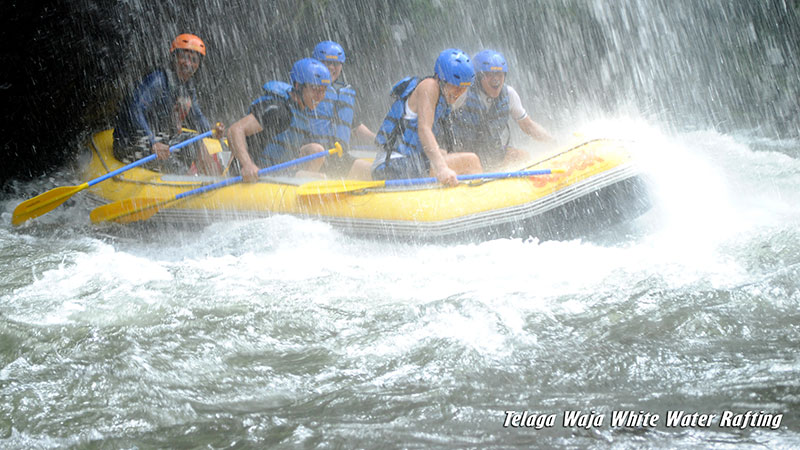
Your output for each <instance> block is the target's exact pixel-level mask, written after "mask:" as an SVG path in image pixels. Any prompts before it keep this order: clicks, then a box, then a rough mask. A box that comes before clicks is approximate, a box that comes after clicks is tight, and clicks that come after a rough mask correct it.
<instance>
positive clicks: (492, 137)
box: [451, 50, 554, 167]
mask: <svg viewBox="0 0 800 450" xmlns="http://www.w3.org/2000/svg"><path fill="white" fill-rule="evenodd" d="M472 61H473V64H474V67H475V72H476V74H477V83H475V84H474V85H473V86H472V87H470V89H469V91H468V92H467V97H466V101H465V102H464V104H463V105H462V106H460V107H459V108H457V109H456V110H455V111H454V112H453V115H452V116H451V117H452V121H453V135H454V139H455V142H456V148H459V149H464V150H467V151H471V152H475V153H476V154H478V156H479V157H480V159H481V164H483V166H484V167H492V166H495V167H496V166H500V165H505V164H509V163H513V162H517V161H522V160H524V159H526V158H527V157H528V154H527V152H525V151H524V150H520V149H517V148H513V147H509V146H507V145H506V143H505V142H503V138H502V135H503V132H504V131H505V130H506V127H507V125H508V119H509V117H510V118H512V119H514V121H515V122H516V123H517V125H519V127H520V128H521V129H522V131H523V132H525V134H527V135H529V136H530V137H532V138H533V139H536V140H538V141H548V142H552V141H554V139H553V137H552V136H550V134H549V133H548V132H547V131H546V130H545V129H544V128H543V127H542V126H541V125H539V124H538V123H536V122H534V121H533V119H531V117H530V116H529V115H528V113H527V112H526V111H525V108H523V107H522V102H521V100H520V97H519V94H517V92H516V91H515V90H514V88H512V87H511V86H508V85H506V84H505V80H506V75H507V74H508V64H507V63H506V59H505V58H504V57H503V55H502V54H500V53H499V52H496V51H494V50H483V51H481V52H479V53H478V54H477V55H475V57H474V58H473V60H472Z"/></svg>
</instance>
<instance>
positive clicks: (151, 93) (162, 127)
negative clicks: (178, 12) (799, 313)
mask: <svg viewBox="0 0 800 450" xmlns="http://www.w3.org/2000/svg"><path fill="white" fill-rule="evenodd" d="M170 54H171V55H172V58H171V59H172V64H169V65H168V66H167V67H164V68H161V69H156V70H155V71H153V72H151V73H150V74H148V75H147V76H145V77H144V78H143V79H142V81H141V82H140V83H139V85H138V86H137V87H136V89H134V90H133V92H131V93H130V94H129V95H128V96H126V97H125V99H124V100H123V102H122V104H121V105H120V108H119V110H118V111H117V116H116V119H115V127H114V157H116V158H117V159H118V160H120V161H121V162H124V163H130V162H133V161H135V160H139V159H141V158H144V157H146V156H148V155H149V154H151V153H155V154H157V155H158V160H156V161H154V162H153V163H151V164H150V165H149V166H148V165H146V167H148V168H150V169H156V170H162V171H165V172H175V173H180V172H184V173H185V172H188V171H189V170H190V169H191V166H192V163H194V164H195V168H196V169H197V171H198V172H200V173H203V174H207V175H217V174H219V173H220V167H219V165H218V164H217V163H216V161H215V160H214V159H213V158H212V157H211V156H210V155H209V153H208V150H207V149H205V148H204V146H202V145H198V146H193V147H191V148H185V149H183V150H182V151H178V152H176V156H177V157H176V158H171V159H170V158H169V156H170V152H169V147H170V145H174V144H176V143H178V142H180V141H183V140H185V139H187V138H188V137H190V136H188V135H187V133H185V132H183V131H182V129H183V128H184V127H186V128H193V129H195V130H203V131H205V130H209V129H211V124H210V123H209V121H208V119H206V117H205V116H204V115H203V112H202V111H201V110H200V106H199V105H198V103H197V96H196V88H195V86H194V82H193V80H192V77H193V76H194V74H195V72H197V69H198V68H199V67H200V63H201V62H202V59H203V57H205V55H206V46H205V44H204V43H203V41H202V40H201V39H200V38H199V37H197V36H195V35H193V34H181V35H179V36H178V37H176V38H175V39H174V40H173V41H172V46H171V47H170ZM224 129H225V128H224V126H223V125H222V124H221V123H218V124H217V125H216V126H215V128H214V131H215V134H214V136H215V137H217V138H219V137H221V136H222V133H223V131H224ZM198 147H199V148H198Z"/></svg>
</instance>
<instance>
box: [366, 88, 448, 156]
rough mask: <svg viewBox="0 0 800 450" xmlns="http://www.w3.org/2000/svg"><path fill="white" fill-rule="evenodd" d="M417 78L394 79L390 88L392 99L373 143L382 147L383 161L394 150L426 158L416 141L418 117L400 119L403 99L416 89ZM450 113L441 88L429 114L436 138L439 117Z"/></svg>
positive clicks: (402, 110) (403, 103)
mask: <svg viewBox="0 0 800 450" xmlns="http://www.w3.org/2000/svg"><path fill="white" fill-rule="evenodd" d="M420 81H422V80H421V79H420V78H419V77H406V78H403V79H402V80H400V81H399V82H397V84H395V85H394V87H393V88H392V96H393V97H394V98H395V101H394V102H393V103H392V106H391V107H390V108H389V112H388V113H386V117H385V118H384V119H383V123H382V124H381V126H380V128H379V129H378V133H377V135H376V136H375V143H376V144H377V145H378V146H380V147H383V149H384V150H385V151H386V161H389V159H390V157H391V154H392V152H398V153H400V154H402V155H404V156H413V157H422V158H426V159H427V157H426V156H425V152H424V151H423V149H422V143H421V142H420V140H419V128H418V120H417V119H413V120H407V119H404V118H403V116H404V115H405V105H406V100H408V98H409V97H410V96H411V94H412V93H413V92H414V89H416V88H417V86H418V85H419V83H420ZM449 114H450V107H449V106H448V104H447V100H445V98H444V95H442V93H441V91H440V92H439V100H438V101H437V103H436V111H435V112H434V116H433V127H432V128H433V135H434V136H435V137H436V138H437V139H438V138H439V136H440V135H441V132H442V123H441V122H442V119H444V118H446V117H447V116H448V115H449Z"/></svg>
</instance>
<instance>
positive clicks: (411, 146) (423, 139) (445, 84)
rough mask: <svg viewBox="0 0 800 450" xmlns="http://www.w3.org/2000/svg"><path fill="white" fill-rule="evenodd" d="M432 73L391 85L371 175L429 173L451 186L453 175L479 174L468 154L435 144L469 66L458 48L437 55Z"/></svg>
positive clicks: (469, 77)
mask: <svg viewBox="0 0 800 450" xmlns="http://www.w3.org/2000/svg"><path fill="white" fill-rule="evenodd" d="M434 73H435V75H434V76H432V77H426V78H423V79H421V80H420V79H419V78H418V77H406V78H404V79H403V80H401V81H400V82H398V83H397V84H396V85H395V86H394V88H392V96H393V97H394V98H395V101H394V103H393V104H392V106H391V107H390V108H389V112H388V113H387V114H386V118H385V119H384V121H383V123H382V124H381V127H380V129H379V130H378V135H377V137H376V138H375V143H376V144H377V145H378V146H379V147H380V149H379V150H378V154H377V155H376V158H375V161H374V163H373V166H372V177H373V178H374V179H377V180H381V179H398V178H418V177H426V176H429V174H430V176H433V177H436V179H437V180H439V182H440V183H443V184H445V185H455V184H457V183H458V179H457V178H456V176H457V175H459V174H470V173H481V172H482V171H483V169H482V168H481V163H480V160H479V159H478V156H477V155H475V154H474V153H447V151H446V150H445V149H442V148H441V147H440V146H439V140H440V139H441V138H442V137H443V136H444V131H445V126H446V124H445V122H444V121H445V119H446V118H447V116H448V115H449V114H450V108H451V105H452V104H454V103H455V102H456V100H458V99H459V97H461V96H462V95H463V94H464V93H465V92H466V90H467V88H468V87H469V86H470V85H471V84H472V81H473V80H474V78H475V70H474V69H473V67H472V62H471V61H470V59H469V56H467V54H466V53H464V52H463V51H461V50H458V49H447V50H444V51H443V52H441V53H440V54H439V57H438V58H437V59H436V64H435V65H434Z"/></svg>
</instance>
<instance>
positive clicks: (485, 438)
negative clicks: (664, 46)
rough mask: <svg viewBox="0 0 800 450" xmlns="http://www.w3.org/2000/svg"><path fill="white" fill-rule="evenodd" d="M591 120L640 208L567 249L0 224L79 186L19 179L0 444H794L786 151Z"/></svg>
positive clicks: (799, 270)
mask: <svg viewBox="0 0 800 450" xmlns="http://www.w3.org/2000/svg"><path fill="white" fill-rule="evenodd" d="M600 130H601V131H602V132H604V133H605V134H606V135H608V134H611V135H617V136H619V137H624V138H629V139H634V140H635V141H636V142H637V143H638V145H637V148H638V154H637V158H638V160H639V161H640V164H641V166H642V168H643V170H644V171H645V172H647V173H648V174H649V176H650V177H651V179H652V183H653V196H654V208H653V209H652V210H651V211H650V212H648V213H647V214H645V215H644V216H642V217H640V218H639V219H637V220H635V221H634V222H632V223H629V224H626V225H624V226H620V227H617V228H615V229H611V230H599V232H598V234H597V235H595V236H587V237H585V238H582V239H576V240H571V241H564V242H560V241H543V242H540V241H538V240H537V239H535V237H532V238H530V239H527V240H521V239H516V240H509V239H497V240H492V241H488V242H472V243H470V242H465V243H449V244H446V245H435V244H428V245H410V244H405V243H400V242H388V241H375V240H362V239H357V238H353V237H349V236H347V235H344V234H342V233H340V232H339V231H337V230H335V229H332V228H330V227H329V226H328V225H326V224H323V223H320V222H317V221H314V220H305V219H298V218H294V217H288V216H275V217H272V218H269V219H264V220H251V221H240V222H236V221H234V222H225V223H217V224H212V225H210V226H207V227H202V228H198V229H180V230H175V229H164V228H150V227H134V228H130V227H128V228H123V227H119V228H116V227H112V228H106V227H93V226H91V225H90V223H89V220H88V217H87V216H88V211H89V208H88V206H86V205H85V204H84V202H83V200H82V198H81V196H80V195H77V196H76V197H75V201H74V202H72V205H71V206H68V207H61V208H59V209H58V210H56V211H53V212H51V213H49V214H47V215H45V216H42V217H40V218H39V219H36V220H35V221H33V222H31V223H29V224H26V225H25V226H22V227H20V228H17V229H14V228H12V227H11V225H10V215H11V211H13V208H14V207H15V206H16V204H18V203H19V202H20V201H22V200H24V199H26V198H29V197H30V196H32V195H35V194H36V193H40V192H43V191H44V190H46V189H49V188H51V187H52V186H54V185H63V184H72V183H74V182H75V180H74V179H72V178H71V177H72V176H74V175H72V172H70V171H68V170H65V171H64V172H63V173H61V174H60V175H55V176H54V179H52V180H47V181H44V182H38V183H29V184H17V185H16V192H15V193H12V194H10V195H7V196H6V197H5V198H4V199H3V203H2V211H3V212H2V221H0V222H1V224H0V248H2V252H0V255H1V256H0V259H1V260H2V261H0V267H2V269H0V274H1V275H2V277H1V278H0V405H2V414H0V447H3V448H12V449H17V448H18V449H27V448H62V447H71V446H77V447H90V448H152V447H158V448H176V447H179V448H229V447H230V448H267V447H277V448H287V447H288V448H294V447H303V448H312V447H322V448H399V447H404V448H408V447H411V448H465V447H482V448H483V447H495V448H505V447H515V446H518V447H523V448H525V447H541V448H552V447H563V446H573V447H581V448H582V447H601V448H602V447H616V448H634V447H635V448H641V447H651V448H673V447H699V448H704V447H710V446H717V447H722V448H725V447H732V446H734V445H737V444H745V445H749V446H752V447H766V448H797V447H798V446H800V421H798V417H797V412H798V405H800V382H798V380H800V353H799V352H798V349H800V333H798V331H800V330H799V327H800V326H799V325H798V324H800V308H799V306H800V208H798V205H800V189H799V187H800V160H798V158H799V157H800V141H797V140H791V139H786V140H776V139H768V138H763V137H758V136H757V135H755V134H748V133H744V132H743V133H741V134H738V135H734V134H723V133H721V132H718V131H714V130H711V129H707V130H693V131H676V130H674V129H668V128H666V127H665V128H664V129H660V128H659V127H658V124H653V123H647V122H644V121H641V120H633V121H632V120H628V119H614V120H608V121H605V122H603V123H593V124H589V125H587V128H586V130H585V132H586V133H589V134H591V133H593V132H598V131H600ZM508 411H513V412H508ZM616 411H634V412H636V413H639V414H641V415H643V416H644V415H646V414H649V415H651V416H652V415H656V414H657V415H659V417H658V418H657V420H656V422H655V423H653V424H652V425H654V426H650V424H642V423H640V424H639V426H633V427H625V426H614V425H613V424H612V423H611V419H612V414H613V413H614V412H616ZM670 411H683V412H685V413H687V414H692V413H695V412H696V413H700V414H702V415H710V414H714V415H715V417H714V418H711V422H710V424H709V425H708V426H702V425H699V424H697V423H695V424H689V426H685V427H681V426H673V427H667V414H670V413H669V412H670ZM514 412H517V413H523V412H525V413H526V416H525V417H523V418H516V419H515V418H514V416H515V413H514ZM748 412H749V415H748V416H744V414H748ZM534 414H536V415H537V416H538V417H537V418H538V420H539V422H536V421H535V420H534V419H533V418H531V416H532V415H534ZM573 414H585V415H586V417H585V418H584V419H583V420H580V421H576V422H575V423H572V424H566V425H565V423H564V421H565V416H571V415H573ZM725 415H727V417H728V419H727V421H723V420H722V418H723V417H725ZM737 417H738V419H737ZM752 417H755V419H753V420H755V422H753V421H750V420H751V419H750V418H752ZM598 418H600V419H599V420H600V422H598ZM742 422H744V426H742V425H741V424H742ZM526 423H527V424H528V425H532V426H530V427H515V426H513V425H514V424H517V425H519V424H522V425H525V424H526ZM504 424H505V425H508V426H505V427H504ZM536 424H539V425H542V426H540V427H538V428H539V429H537V427H536V426H535V425H536ZM720 425H723V426H720ZM773 428H774V429H773Z"/></svg>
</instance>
